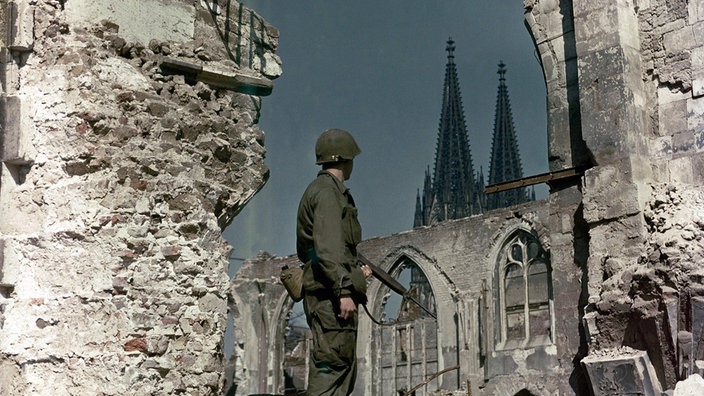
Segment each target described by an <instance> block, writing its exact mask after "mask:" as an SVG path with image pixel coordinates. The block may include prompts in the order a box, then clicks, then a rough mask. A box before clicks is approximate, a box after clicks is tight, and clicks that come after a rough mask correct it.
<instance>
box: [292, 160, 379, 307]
mask: <svg viewBox="0 0 704 396" xmlns="http://www.w3.org/2000/svg"><path fill="white" fill-rule="evenodd" d="M361 239H362V227H361V226H360V224H359V220H358V219H357V208H356V207H355V204H354V200H353V199H352V195H351V194H350V191H349V189H348V188H347V187H345V185H344V184H343V183H342V181H340V180H339V179H338V178H337V177H335V176H334V175H333V174H331V173H330V172H328V171H325V170H323V171H320V172H319V173H318V176H317V177H316V179H315V180H314V181H313V182H311V183H310V185H308V188H307V189H306V191H305V193H303V197H302V198H301V202H300V204H299V206H298V215H297V229H296V252H297V254H298V258H299V259H300V260H301V261H302V262H303V263H306V265H305V266H304V275H303V289H304V291H305V292H306V293H325V292H330V293H331V295H333V296H338V297H339V296H345V295H353V296H354V297H355V299H356V300H357V301H358V302H361V303H363V302H366V296H365V293H366V281H365V280H364V275H363V273H362V271H361V269H360V268H359V266H358V265H357V244H358V243H359V242H360V241H361Z"/></svg>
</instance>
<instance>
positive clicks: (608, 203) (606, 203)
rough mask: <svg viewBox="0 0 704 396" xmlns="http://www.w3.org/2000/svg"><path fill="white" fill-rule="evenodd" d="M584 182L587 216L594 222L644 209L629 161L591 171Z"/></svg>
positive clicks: (586, 174)
mask: <svg viewBox="0 0 704 396" xmlns="http://www.w3.org/2000/svg"><path fill="white" fill-rule="evenodd" d="M584 184H585V187H586V188H585V191H586V192H585V194H584V218H585V220H587V221H588V222H590V223H594V222H599V221H603V220H608V219H613V218H618V217H623V216H627V215H629V214H635V213H638V212H639V211H640V207H639V205H638V199H637V198H638V187H637V185H636V184H635V183H634V182H633V181H632V180H631V173H630V165H629V164H628V163H626V162H625V161H620V162H618V163H614V164H611V165H608V166H606V165H605V166H599V167H595V168H592V169H590V170H588V171H587V172H586V173H585V175H584Z"/></svg>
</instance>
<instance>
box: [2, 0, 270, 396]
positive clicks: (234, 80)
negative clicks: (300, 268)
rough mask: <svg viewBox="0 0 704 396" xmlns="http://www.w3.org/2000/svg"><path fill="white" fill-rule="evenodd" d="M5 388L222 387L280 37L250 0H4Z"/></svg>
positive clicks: (160, 390)
mask: <svg viewBox="0 0 704 396" xmlns="http://www.w3.org/2000/svg"><path fill="white" fill-rule="evenodd" d="M0 18H2V24H1V25H0V26H1V27H2V28H1V29H2V34H0V47H1V48H0V59H1V61H2V63H1V65H0V66H1V69H0V77H1V79H2V90H1V91H0V94H1V95H0V116H2V125H1V128H2V129H1V130H0V132H1V133H0V143H1V144H0V148H1V159H2V174H1V175H0V394H2V395H24V394H51V395H79V394H81V395H83V394H104V395H145V394H176V393H186V394H193V395H205V394H222V384H223V370H224V363H223V351H222V345H223V340H222V338H223V333H224V328H225V323H226V312H227V288H228V281H229V280H228V277H227V265H228V260H227V257H228V254H229V251H230V247H229V246H228V245H227V243H226V242H225V241H224V239H223V238H222V237H221V232H222V230H223V229H224V227H226V226H227V225H228V224H229V223H230V221H231V220H232V218H233V216H234V215H235V214H236V213H237V212H238V211H239V210H240V209H241V208H242V206H243V205H244V204H245V203H246V202H247V201H248V200H249V199H250V198H251V197H252V195H253V194H254V193H255V192H256V191H258V190H259V189H260V188H261V187H262V185H263V184H264V182H265V181H266V178H267V174H268V170H267V169H266V166H265V165H264V164H263V157H264V148H263V140H264V135H263V132H262V131H261V130H259V129H258V128H257V126H256V123H257V120H258V118H259V110H260V107H261V99H260V96H262V95H267V94H268V93H269V92H271V89H272V83H271V81H270V79H271V78H275V77H277V76H278V75H279V74H280V73H281V69H280V66H279V60H278V58H277V57H276V55H275V54H274V50H275V49H276V46H277V40H278V32H277V30H276V29H275V28H273V27H271V26H270V25H268V24H267V23H266V22H265V21H263V20H262V19H261V18H260V17H259V16H258V15H256V14H255V13H253V12H252V11H250V10H248V9H246V8H244V7H242V6H241V5H239V4H238V3H236V2H233V1H224V0H223V1H210V0H208V1H195V0H193V1H186V0H181V1H178V0H140V1H124V2H112V1H87V0H67V1H54V0H32V1H30V0H26V1H2V2H0Z"/></svg>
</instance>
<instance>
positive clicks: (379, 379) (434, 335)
mask: <svg viewBox="0 0 704 396" xmlns="http://www.w3.org/2000/svg"><path fill="white" fill-rule="evenodd" d="M395 268H398V269H399V270H398V271H397V273H396V274H394V276H395V277H396V279H397V280H398V281H399V282H400V283H401V284H403V285H404V286H405V287H406V289H407V290H408V294H409V295H410V296H412V297H413V298H415V299H416V300H417V301H418V302H420V303H421V304H423V305H424V306H425V307H427V308H428V309H429V310H430V311H431V312H436V305H435V297H434V295H433V292H432V288H431V286H430V282H429V281H428V278H427V277H426V276H425V273H423V271H422V269H421V268H420V267H419V266H418V265H417V264H416V263H415V262H413V261H412V260H411V259H409V258H407V257H403V258H401V259H400V260H399V262H398V264H397V265H396V266H395ZM382 288H383V289H384V290H382V293H384V298H383V301H382V303H381V307H380V308H381V309H380V310H379V311H381V312H382V313H383V318H384V319H383V320H384V322H385V325H384V326H373V327H372V334H373V338H372V339H373V351H374V352H373V353H374V355H373V356H374V357H375V361H376V364H373V365H372V367H373V378H374V388H375V392H374V394H376V395H379V396H397V395H399V394H403V392H405V391H407V390H409V389H411V388H413V387H414V386H416V385H418V384H420V383H422V382H424V381H425V380H426V379H427V378H428V377H429V376H431V375H433V374H434V373H436V372H438V371H439V370H440V369H442V368H443V367H439V364H438V361H439V359H438V354H439V353H442V352H441V350H442V346H440V345H438V329H437V326H438V325H437V321H436V320H435V319H433V318H432V317H431V316H430V315H428V314H427V313H426V312H425V311H424V310H423V309H421V308H420V307H418V306H417V305H416V304H415V303H413V302H412V301H410V300H408V299H405V298H402V297H401V296H398V295H396V294H395V293H393V292H391V291H390V290H388V289H387V288H386V287H385V286H382ZM440 381H441V378H436V379H434V380H432V381H430V382H429V383H428V384H427V385H425V386H423V387H421V388H419V389H417V390H415V391H414V394H415V395H418V396H423V395H427V394H429V392H432V391H434V390H437V389H438V388H439V386H440V383H441V382H440ZM445 386H447V385H446V384H445Z"/></svg>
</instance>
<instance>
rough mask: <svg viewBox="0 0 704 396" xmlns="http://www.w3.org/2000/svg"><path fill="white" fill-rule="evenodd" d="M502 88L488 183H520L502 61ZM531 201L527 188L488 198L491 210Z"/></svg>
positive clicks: (498, 97)
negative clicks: (514, 181)
mask: <svg viewBox="0 0 704 396" xmlns="http://www.w3.org/2000/svg"><path fill="white" fill-rule="evenodd" d="M498 66H499V71H498V72H497V74H498V75H499V88H498V94H497V97H496V113H495V115H494V137H493V139H492V144H491V159H490V166H489V184H496V183H502V182H507V181H511V180H517V179H520V178H522V177H523V168H522V166H521V156H520V153H519V151H518V141H517V139H516V132H515V130H514V126H513V115H512V114H511V104H510V102H509V98H508V87H507V86H506V64H504V62H503V61H499V64H498ZM528 199H529V196H528V194H527V191H526V189H525V188H524V187H522V188H517V189H513V190H509V191H502V192H498V193H494V194H490V195H489V196H488V197H487V206H488V209H497V208H503V207H506V206H511V205H515V204H519V203H522V202H526V201H527V200H528Z"/></svg>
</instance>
